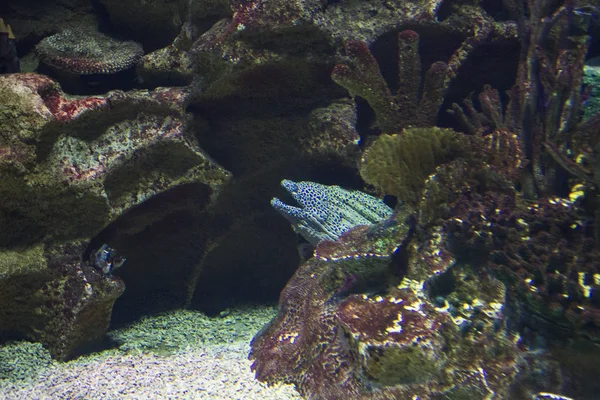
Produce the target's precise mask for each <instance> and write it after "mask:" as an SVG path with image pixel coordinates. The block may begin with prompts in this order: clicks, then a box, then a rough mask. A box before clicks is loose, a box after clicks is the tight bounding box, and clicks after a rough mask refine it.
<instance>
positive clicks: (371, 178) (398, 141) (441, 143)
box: [360, 127, 467, 204]
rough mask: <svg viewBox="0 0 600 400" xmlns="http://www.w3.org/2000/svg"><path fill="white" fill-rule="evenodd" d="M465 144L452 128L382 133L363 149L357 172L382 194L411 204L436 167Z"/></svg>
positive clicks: (418, 196)
mask: <svg viewBox="0 0 600 400" xmlns="http://www.w3.org/2000/svg"><path fill="white" fill-rule="evenodd" d="M466 144H467V143H466V138H465V137H463V136H461V135H460V134H458V133H456V132H455V131H453V130H452V129H443V128H437V127H433V128H408V129H405V130H403V131H402V132H401V133H398V134H394V135H388V134H382V135H380V136H379V137H378V138H377V139H376V140H375V142H373V144H371V146H369V148H367V150H366V151H365V152H364V155H363V157H362V162H361V166H360V175H361V176H362V178H363V179H364V180H365V182H367V183H368V184H371V185H373V186H375V187H376V188H377V189H378V190H380V191H382V192H383V193H386V194H389V195H393V196H396V197H397V198H398V199H400V200H403V201H406V202H409V203H411V204H414V203H416V202H417V201H418V200H419V198H420V196H421V190H422V189H423V186H424V183H425V180H426V179H427V177H428V176H429V175H430V174H432V173H433V172H434V170H435V168H436V166H438V165H440V164H443V163H445V162H447V161H450V160H452V159H454V158H455V157H457V156H459V155H460V154H461V153H462V152H463V149H464V148H465V146H466Z"/></svg>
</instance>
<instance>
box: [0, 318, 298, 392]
mask: <svg viewBox="0 0 600 400" xmlns="http://www.w3.org/2000/svg"><path fill="white" fill-rule="evenodd" d="M276 314H277V310H276V308H274V307H250V308H241V309H234V310H231V311H230V312H228V313H227V314H226V315H224V316H220V317H219V316H218V317H207V316H205V315H203V314H202V313H199V312H196V311H190V310H174V311H171V312H166V313H163V314H159V315H154V316H148V317H143V318H142V319H140V320H139V321H136V322H134V323H132V324H130V325H128V326H125V327H123V328H119V329H116V330H113V331H109V332H108V334H107V336H108V337H110V338H111V339H112V340H113V341H114V342H115V343H117V347H113V348H110V349H105V350H103V351H100V352H96V353H91V354H87V355H83V356H81V357H79V358H77V359H74V360H72V361H69V362H58V361H52V360H51V359H50V354H49V353H48V351H47V350H46V349H44V348H43V346H42V345H41V344H39V343H29V342H13V343H7V344H4V345H0V362H2V363H3V364H4V365H0V378H2V379H0V399H2V400H5V399H6V400H25V399H26V400H35V399H40V400H41V399H44V400H45V399H48V400H57V399H61V400H62V399H86V400H87V399H102V400H106V399H109V400H110V399H248V400H252V399H260V400H270V399H277V400H287V399H301V398H302V397H301V396H300V395H299V394H298V392H297V391H296V390H295V389H294V387H293V386H292V385H274V386H270V387H269V386H267V385H266V384H264V383H261V382H259V381H257V380H256V379H255V378H254V373H253V372H252V371H251V370H250V365H251V361H250V360H248V354H249V352H250V341H251V340H252V337H253V336H254V335H255V334H256V332H257V331H258V330H259V329H260V328H261V327H262V326H264V324H265V323H267V322H268V321H270V320H271V319H272V318H273V317H274V316H275V315H276ZM7 372H8V373H7Z"/></svg>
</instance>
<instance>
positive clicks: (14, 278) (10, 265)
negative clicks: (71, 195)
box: [0, 241, 125, 360]
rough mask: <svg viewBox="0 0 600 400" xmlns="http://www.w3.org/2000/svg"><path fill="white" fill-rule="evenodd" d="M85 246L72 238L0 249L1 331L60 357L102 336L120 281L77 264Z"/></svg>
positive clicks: (68, 356) (122, 289) (121, 284)
mask: <svg viewBox="0 0 600 400" xmlns="http://www.w3.org/2000/svg"><path fill="white" fill-rule="evenodd" d="M85 246H86V244H85V243H83V242H81V241H79V242H77V241H72V242H70V243H68V244H55V245H47V244H35V245H31V246H28V247H23V248H15V249H3V250H0V293H1V294H0V300H1V303H2V307H0V326H2V333H3V334H7V333H12V334H15V333H17V334H19V335H22V336H23V337H25V338H26V339H28V340H31V341H36V342H41V343H42V344H44V346H45V347H46V348H47V349H48V350H49V351H50V353H51V354H52V356H53V357H54V358H57V359H60V360H65V359H68V358H71V357H73V356H75V355H77V354H78V353H79V352H80V351H81V350H82V349H83V348H84V347H85V346H86V345H89V344H94V343H97V342H99V341H101V340H102V338H103V336H104V333H105V332H106V330H107V329H108V326H109V324H110V320H111V313H112V309H113V304H114V302H115V300H116V299H117V298H118V297H119V296H120V295H121V294H122V293H123V291H124V290H125V285H124V284H123V282H122V281H121V280H120V279H118V278H107V277H105V276H104V275H103V274H102V272H100V271H98V270H96V269H94V268H92V267H91V266H90V265H88V264H87V263H85V262H82V261H81V254H82V253H83V251H84V249H85Z"/></svg>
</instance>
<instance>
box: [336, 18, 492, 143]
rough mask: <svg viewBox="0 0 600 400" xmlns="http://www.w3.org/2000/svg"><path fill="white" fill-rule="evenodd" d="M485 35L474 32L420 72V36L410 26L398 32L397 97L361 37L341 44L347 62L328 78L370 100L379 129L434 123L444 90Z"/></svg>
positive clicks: (395, 129)
mask: <svg viewBox="0 0 600 400" xmlns="http://www.w3.org/2000/svg"><path fill="white" fill-rule="evenodd" d="M489 33H490V30H489V29H487V28H482V29H479V30H476V32H475V34H474V36H473V37H471V38H469V39H468V40H465V41H464V42H463V44H462V45H461V47H460V48H459V49H457V50H456V51H455V53H454V54H453V56H452V57H451V58H450V60H449V61H448V62H447V63H445V62H442V61H438V62H435V63H433V64H432V65H431V66H430V68H429V69H428V70H427V72H426V73H425V75H424V76H422V70H421V58H420V56H419V34H418V33H416V32H415V31H412V30H405V31H402V32H400V33H399V34H398V48H399V52H398V67H399V68H398V69H399V71H398V82H399V85H398V91H397V93H396V95H392V93H391V91H390V89H389V87H388V85H387V83H386V81H385V80H384V78H383V76H382V75H381V71H380V70H379V65H378V63H377V60H376V59H375V57H374V56H373V54H371V52H370V50H369V48H368V46H367V44H366V43H364V42H361V41H356V40H349V41H347V42H346V43H345V45H344V48H345V49H346V54H347V56H348V57H349V59H350V64H338V65H336V66H335V67H334V68H333V71H332V73H331V78H332V79H333V80H334V81H335V82H336V83H338V84H339V85H341V86H343V87H345V88H346V89H348V91H349V92H350V93H351V94H352V95H354V96H360V97H362V98H364V99H365V100H366V101H367V102H368V103H369V105H370V106H371V108H373V110H374V111H375V114H376V117H377V124H378V126H379V128H380V129H381V130H382V131H383V132H399V131H400V130H402V129H403V128H407V127H411V126H417V127H424V126H433V125H435V122H436V120H437V115H438V110H439V107H440V106H441V105H442V102H443V100H444V95H445V93H446V90H447V89H448V86H449V85H450V82H451V81H452V79H453V78H454V77H455V76H456V72H457V71H458V69H459V67H460V66H461V65H462V63H463V62H464V60H465V59H466V58H467V57H468V55H469V54H470V52H471V51H472V50H473V49H474V48H475V47H476V46H477V45H478V44H479V43H481V42H483V41H485V40H487V37H488V36H489Z"/></svg>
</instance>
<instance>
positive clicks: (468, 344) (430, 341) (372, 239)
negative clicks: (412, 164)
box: [251, 221, 555, 399]
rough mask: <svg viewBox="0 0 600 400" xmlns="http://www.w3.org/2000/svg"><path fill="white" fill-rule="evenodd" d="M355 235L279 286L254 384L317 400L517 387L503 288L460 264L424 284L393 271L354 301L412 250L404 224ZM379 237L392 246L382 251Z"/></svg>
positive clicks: (491, 392)
mask: <svg viewBox="0 0 600 400" xmlns="http://www.w3.org/2000/svg"><path fill="white" fill-rule="evenodd" d="M398 227H400V228H399V229H398ZM365 228H366V227H357V228H354V229H353V230H350V231H349V232H347V233H345V234H343V235H342V236H341V237H340V239H339V240H338V241H337V242H323V243H322V244H320V245H319V246H317V250H316V253H317V254H319V253H323V249H321V247H322V246H326V249H327V250H326V251H327V252H329V253H332V252H335V253H336V254H337V257H335V258H324V257H316V258H313V259H310V260H308V261H307V262H306V263H305V264H303V265H302V266H300V268H299V269H298V270H297V272H296V274H295V275H294V277H293V278H292V279H291V280H290V281H289V282H288V285H287V286H286V288H285V289H284V290H283V292H282V293H281V299H280V309H279V314H278V316H277V317H276V318H275V319H274V320H273V321H272V322H271V323H270V324H269V325H268V326H267V327H266V328H265V329H264V330H263V331H261V332H260V333H259V334H258V335H257V336H256V337H255V338H254V340H253V342H252V353H251V358H252V359H253V360H254V363H253V369H254V370H255V372H256V376H257V378H258V379H260V380H264V381H267V382H276V381H283V382H293V383H294V384H296V386H297V388H298V390H299V391H300V393H301V394H303V395H304V396H305V397H307V398H322V399H334V398H369V399H385V398H404V397H406V398H411V397H415V396H417V397H423V398H435V397H439V396H446V397H451V398H454V397H466V398H485V397H486V396H499V397H508V396H509V393H511V390H512V388H511V385H512V384H513V383H514V381H515V379H516V378H517V377H519V379H525V380H526V379H527V378H526V376H527V374H528V373H529V372H527V371H526V370H525V369H522V370H521V368H522V366H521V365H520V362H521V361H520V360H521V359H520V353H521V351H520V350H519V348H518V346H517V340H516V339H517V338H516V337H513V336H512V335H511V334H509V333H507V332H506V331H505V329H504V327H503V326H504V325H503V324H504V316H503V308H504V301H505V300H504V296H505V289H504V285H502V284H501V283H499V282H498V281H497V280H494V279H493V278H490V277H489V276H488V277H486V276H485V275H484V274H481V275H479V274H480V273H478V272H476V271H474V270H473V269H471V268H470V267H466V266H464V265H463V266H462V267H459V268H453V269H451V270H448V271H447V272H445V273H444V274H441V275H433V276H432V277H429V279H428V280H427V281H422V280H421V281H415V280H411V279H410V278H409V276H410V274H411V273H410V271H408V272H403V273H404V274H405V275H406V276H405V277H404V278H403V279H402V280H401V282H399V283H398V281H397V280H396V283H394V284H391V285H389V283H388V286H387V289H385V290H384V293H382V292H380V293H381V294H378V295H369V294H360V292H362V293H365V292H368V289H367V290H366V287H365V286H364V285H365V284H366V283H367V282H368V281H369V280H370V285H372V284H373V282H379V284H380V285H381V283H382V282H385V279H383V280H382V272H385V271H387V273H388V274H389V272H390V271H391V269H394V268H395V267H396V268H397V267H398V265H395V264H396V263H397V262H398V261H397V260H398V257H400V254H402V253H404V251H406V250H409V249H407V248H406V246H409V245H410V243H412V242H411V239H410V232H411V230H412V229H411V225H410V224H409V223H401V222H400V221H398V223H397V224H392V225H389V224H386V225H382V226H381V227H379V229H378V230H377V231H378V234H379V236H378V235H375V236H373V235H371V234H369V233H367V232H365ZM354 232H358V233H357V234H356V235H353V233H354ZM382 239H384V241H386V242H389V243H394V244H395V245H394V246H388V247H387V249H385V250H384V249H382V247H381V245H378V244H376V243H377V242H378V241H381V240H382ZM413 240H414V239H413ZM369 243H370V244H369ZM364 248H375V249H379V251H380V253H379V254H378V255H375V254H369V253H363V251H364V250H363V249H364ZM403 248H404V249H405V250H402V249H403ZM409 253H411V257H413V259H414V262H416V263H425V262H426V260H425V259H424V257H421V256H420V253H413V252H412V250H409ZM395 260H396V261H395ZM349 277H351V278H352V279H351V280H350V281H349V280H348V278H349ZM396 279H397V278H396ZM392 281H393V280H392ZM388 282H389V281H388ZM367 287H368V284H367ZM371 287H372V286H371ZM448 288H450V289H448ZM353 291H359V293H353ZM432 298H433V299H434V301H435V303H434V302H432V300H431V299H432ZM540 368H544V369H547V368H550V367H549V366H545V365H544V366H540ZM543 389H548V390H552V389H555V387H554V386H552V385H548V386H547V387H544V388H543Z"/></svg>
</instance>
